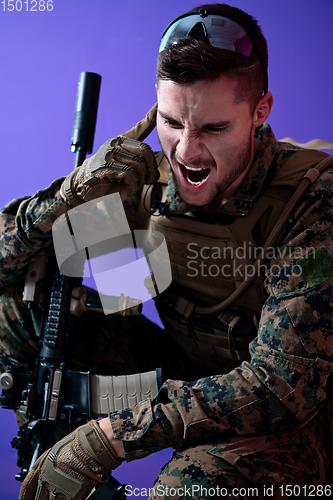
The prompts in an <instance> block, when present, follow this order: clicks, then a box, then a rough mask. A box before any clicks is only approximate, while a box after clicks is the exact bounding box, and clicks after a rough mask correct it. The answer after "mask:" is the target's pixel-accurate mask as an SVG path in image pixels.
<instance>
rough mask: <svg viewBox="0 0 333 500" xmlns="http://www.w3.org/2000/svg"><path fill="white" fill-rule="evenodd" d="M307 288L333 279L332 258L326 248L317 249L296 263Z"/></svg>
mask: <svg viewBox="0 0 333 500" xmlns="http://www.w3.org/2000/svg"><path fill="white" fill-rule="evenodd" d="M296 264H297V265H298V266H299V267H300V268H301V269H302V274H303V276H304V278H305V279H306V281H307V283H308V285H309V286H316V285H320V284H321V283H324V282H325V281H328V280H330V279H332V278H333V257H332V255H331V254H330V252H329V251H328V249H327V248H326V247H320V248H317V249H316V250H315V251H314V252H312V253H311V254H310V255H307V256H306V257H302V258H301V259H298V260H297V261H296Z"/></svg>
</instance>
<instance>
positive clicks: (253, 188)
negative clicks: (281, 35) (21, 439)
mask: <svg viewBox="0 0 333 500" xmlns="http://www.w3.org/2000/svg"><path fill="white" fill-rule="evenodd" d="M267 61H268V55H267V44H266V40H265V38H264V37H263V34H262V32H261V30H260V28H259V27H258V24H257V22H256V20H254V19H253V18H252V17H251V16H250V15H248V14H246V13H245V12H242V11H240V10H239V9H237V8H233V7H229V6H227V5H224V4H209V5H204V6H201V7H200V8H198V9H194V10H193V11H190V12H189V13H187V14H185V15H184V16H181V17H180V18H177V19H176V20H174V21H173V22H172V23H171V24H170V25H169V26H168V27H167V29H166V30H165V32H164V33H163V36H162V39H161V45H160V52H159V57H158V67H157V96H158V108H157V115H156V121H157V129H158V134H159V139H160V143H161V146H162V149H163V154H164V158H166V159H167V162H168V164H167V165H168V167H169V166H170V171H169V175H168V178H166V176H165V165H166V163H165V160H163V159H162V156H160V157H158V164H159V170H160V180H159V182H157V181H156V180H154V179H156V178H157V175H156V166H155V163H154V159H153V158H152V156H151V155H149V154H147V153H146V151H147V150H146V148H144V147H143V146H141V145H140V143H139V142H138V143H135V147H132V146H131V145H128V143H127V142H126V140H125V141H124V139H122V138H120V139H117V141H116V142H115V141H112V145H111V142H110V141H108V142H107V143H106V144H105V145H104V146H102V147H101V148H100V150H99V151H98V152H97V154H96V155H95V156H93V157H91V158H89V159H88V160H86V161H85V163H84V164H83V165H82V167H80V169H79V170H78V171H74V172H73V173H72V174H71V175H69V176H68V177H67V178H66V179H60V180H58V181H55V182H54V183H53V184H52V185H51V186H50V187H49V188H47V189H46V190H43V191H40V192H38V193H37V194H36V195H35V196H34V197H32V198H29V199H23V200H22V199H21V200H17V201H16V202H12V203H10V204H9V205H7V207H5V208H4V209H3V212H2V213H3V216H4V219H3V220H4V221H5V222H4V228H3V229H4V231H3V242H4V250H3V251H2V255H3V257H4V258H5V259H6V262H5V266H3V269H2V275H1V280H2V281H1V283H2V285H7V286H6V290H5V293H6V301H7V302H5V300H3V304H4V305H3V306H2V307H3V311H2V316H3V317H5V315H6V314H7V316H6V317H5V320H4V321H3V323H2V324H3V333H2V336H1V349H2V351H1V354H2V363H3V364H7V363H8V362H18V361H19V362H20V363H22V362H23V363H26V364H29V363H30V364H31V363H32V361H33V358H34V357H35V356H36V354H37V352H38V348H37V340H38V336H37V335H35V337H34V336H33V335H32V334H31V331H32V327H33V318H31V317H30V316H28V312H27V311H26V310H25V309H24V306H23V305H22V303H21V301H20V290H21V288H22V279H23V276H24V273H25V270H26V265H27V264H28V262H29V261H30V260H31V258H33V257H34V256H35V255H36V253H37V252H38V251H39V250H41V249H42V248H44V247H47V246H48V245H49V244H50V242H51V226H52V223H53V222H54V221H55V220H56V218H57V217H59V216H60V215H62V214H63V213H65V212H66V211H68V210H69V209H71V208H73V207H75V206H78V205H79V204H81V203H84V202H86V201H90V200H93V199H95V198H97V197H100V196H104V195H106V194H109V193H112V192H117V191H119V192H121V193H122V196H123V200H124V205H125V207H126V208H127V213H128V216H129V219H130V220H131V223H132V227H133V228H134V227H140V225H141V222H142V221H141V219H140V217H141V216H140V214H141V213H142V211H140V209H139V207H138V200H139V198H140V197H139V195H138V193H139V192H141V190H142V186H143V184H145V183H147V182H153V184H154V187H155V188H156V189H155V197H156V196H157V195H158V193H159V191H161V193H162V195H161V197H160V199H159V201H158V203H157V204H156V205H155V207H156V210H158V212H157V213H155V215H156V216H154V217H151V220H150V227H151V229H153V230H158V231H160V232H162V233H163V234H164V236H165V238H166V240H167V242H168V248H169V253H170V259H171V263H172V271H173V283H172V285H171V286H170V288H169V289H168V290H167V291H166V292H165V293H162V294H161V295H160V296H159V297H158V299H157V301H156V304H157V309H158V311H159V314H160V317H161V319H162V321H163V323H164V326H165V333H164V332H162V331H159V332H158V334H157V335H156V334H155V333H154V332H155V331H156V330H155V329H154V326H153V325H152V324H151V323H148V321H147V320H145V318H144V317H143V316H141V317H140V318H130V319H126V318H125V319H124V318H118V317H117V318H116V319H115V317H113V318H112V320H111V321H112V322H113V324H112V328H110V326H109V325H107V324H106V322H105V321H103V325H102V326H101V331H102V332H107V335H109V337H108V339H109V341H110V342H113V348H114V345H115V344H114V343H115V342H117V349H115V348H114V349H113V350H110V355H109V357H108V358H106V357H103V359H102V360H101V361H100V364H101V370H102V371H103V370H106V371H107V365H108V363H110V360H111V358H112V359H113V360H114V358H116V360H117V361H119V366H120V368H119V373H126V372H128V371H129V370H141V371H142V370H143V369H150V368H151V367H156V366H158V365H159V364H160V363H162V364H164V365H165V366H166V372H167V374H168V376H170V378H169V379H168V380H167V381H166V382H165V383H164V384H163V386H162V388H161V390H160V392H159V394H158V396H157V398H155V399H154V400H153V401H150V400H145V401H143V402H142V403H140V404H138V405H136V406H134V407H130V408H127V409H125V410H123V411H118V412H112V413H111V414H110V416H109V418H106V419H102V420H100V421H99V422H98V423H97V422H96V421H92V422H90V423H88V424H86V425H85V426H82V427H80V428H79V429H77V430H76V431H75V432H74V433H73V434H71V435H69V436H68V437H67V438H65V439H63V440H62V441H60V442H59V443H58V444H57V445H56V446H55V447H54V448H53V450H52V452H51V451H50V450H49V451H48V452H46V454H44V455H43V456H42V457H41V459H39V460H38V461H37V462H36V464H35V465H34V467H33V468H32V470H31V471H30V472H29V474H28V476H27V478H26V480H25V482H24V483H23V486H22V489H21V495H20V500H29V499H33V498H35V492H36V490H37V483H38V479H39V480H40V486H38V493H37V496H36V498H49V497H50V498H53V497H52V495H55V494H56V493H57V492H58V493H59V492H61V491H63V489H64V488H65V489H66V490H67V491H68V492H70V493H71V494H72V495H73V496H72V497H71V498H75V499H83V498H86V496H87V495H88V494H89V492H90V491H91V489H92V488H93V487H94V486H96V487H98V485H100V484H101V483H103V482H104V481H106V480H107V479H108V477H109V471H110V470H111V469H114V468H116V467H117V466H118V465H119V464H120V463H121V462H122V461H123V460H126V461H130V460H135V459H139V458H142V457H144V456H147V455H149V454H151V453H154V452H156V451H159V450H161V449H164V448H168V447H172V448H174V450H175V452H174V455H173V457H172V459H171V460H170V462H169V463H168V464H167V465H166V466H165V467H164V468H163V469H162V471H161V473H160V475H159V477H158V478H157V480H156V483H155V485H154V489H153V490H152V492H151V498H158V497H163V498H184V497H188V498H195V497H197V498H209V497H219V496H226V494H227V495H231V496H232V497H233V498H237V497H239V498H264V497H265V495H266V494H268V492H267V488H274V491H273V493H274V498H282V497H283V496H286V494H285V490H284V489H283V488H284V487H285V485H288V486H290V487H291V488H292V487H296V486H297V487H298V488H300V490H299V495H298V494H297V496H298V497H300V498H302V497H306V496H307V495H309V493H310V491H309V487H310V486H312V487H314V489H315V490H314V491H315V492H317V493H318V494H319V495H320V494H323V485H324V483H325V481H326V471H327V469H328V467H329V459H328V453H327V450H326V449H325V446H324V442H325V436H326V433H327V425H326V421H325V414H324V413H323V411H322V409H323V407H324V404H325V401H326V396H327V383H328V379H329V376H330V374H331V371H332V365H331V360H332V352H333V345H332V340H331V335H330V333H331V330H332V319H331V296H332V293H331V292H332V291H331V287H332V278H333V258H332V251H331V239H332V238H331V222H332V193H331V190H332V177H331V176H332V168H331V167H329V163H330V162H329V160H327V155H325V154H323V153H319V152H315V151H311V152H308V151H302V150H300V148H298V147H295V146H292V145H291V144H283V143H279V142H277V141H276V139H275V137H274V134H273V132H272V130H271V128H270V127H269V125H268V124H267V123H266V120H267V118H268V116H269V113H270V110H271V107H272V104H273V97H272V94H271V93H270V92H269V91H268V79H267V64H268V63H267ZM155 113H156V110H152V111H151V113H149V114H148V116H147V118H146V121H144V122H143V123H141V124H140V125H139V127H138V128H135V129H133V130H132V131H130V132H129V133H128V134H127V137H131V138H133V139H138V138H140V140H142V138H143V137H144V135H145V129H151V124H152V122H154V117H155ZM115 145H116V146H117V151H116V152H115V150H114V149H113V147H114V146H115ZM122 148H123V149H126V151H127V152H128V151H129V152H130V153H133V155H137V154H139V155H141V161H139V162H138V161H136V160H135V159H133V160H132V161H129V162H126V161H125V162H124V161H123V156H122V154H121V153H119V149H122ZM140 148H141V149H140ZM117 155H118V156H117ZM113 161H115V162H116V163H118V164H119V162H121V161H123V163H124V164H125V165H126V167H125V168H123V169H121V168H120V170H119V169H118V171H115V169H114V168H112V162H113ZM323 162H324V163H323ZM128 165H129V166H130V167H131V169H130V170H129V169H128ZM304 176H305V178H306V180H305V181H304V182H303V183H302V184H301V185H302V186H305V187H304V188H302V189H303V191H302V192H301V193H300V194H298V189H296V188H298V186H299V185H300V183H301V180H302V178H303V177H304ZM159 187H160V188H161V189H159ZM163 193H164V194H163ZM294 193H296V195H294ZM295 196H296V197H295ZM290 199H292V200H293V204H291V205H289V204H288V201H289V200H290ZM286 207H289V208H286ZM261 250H262V253H261ZM264 254H265V255H266V258H264ZM258 255H259V260H258V259H257V257H258ZM14 280H15V282H14ZM14 306H15V308H14ZM5 311H11V312H10V313H6V312H5ZM138 328H139V330H140V332H142V335H143V336H144V338H145V339H146V340H147V342H148V346H149V351H148V353H147V352H146V355H145V357H144V359H142V360H141V359H137V358H138V357H139V356H136V359H135V351H133V352H128V350H126V349H128V346H127V342H126V341H125V342H123V341H122V340H119V338H118V336H117V335H116V334H115V332H117V331H124V332H125V333H124V335H125V339H129V338H131V332H132V336H133V337H134V336H137V335H138V333H137V332H138ZM88 329H89V327H88ZM134 331H135V333H134ZM254 332H255V333H254ZM255 336H256V338H255V339H254V337H255ZM91 338H95V330H94V336H93V337H91ZM100 338H101V339H102V336H101V337H100ZM249 340H252V342H251V343H250V355H248V352H247V349H246V345H247V344H248V342H249ZM91 342H92V346H91ZM147 342H146V341H145V342H144V344H145V346H146V345H147ZM156 346H159V347H160V351H161V350H162V352H160V354H158V355H157V354H156V351H157V349H156ZM161 346H163V347H162V348H161ZM89 348H90V349H92V351H93V356H92V357H93V360H90V359H89V353H88V354H87V355H86V356H85V357H84V356H82V355H81V353H82V349H84V347H82V345H81V344H80V343H79V342H78V344H77V347H75V348H74V353H73V363H74V366H75V363H77V364H78V365H80V363H81V366H82V365H85V363H86V365H87V366H88V365H89V363H91V362H92V361H93V362H95V363H96V365H98V364H99V356H100V352H99V346H98V339H97V338H95V340H92V341H90V344H89ZM75 349H76V351H77V352H75ZM136 349H137V352H140V353H141V351H142V349H140V345H136V347H135V350H136ZM170 356H172V359H171V362H170ZM85 358H86V359H87V361H85ZM141 361H142V362H141ZM172 362H173V363H172ZM86 365H85V366H86ZM104 365H106V366H104ZM116 366H117V365H116ZM193 380H194V381H193ZM51 491H52V493H51ZM271 491H272V490H270V492H271ZM47 492H50V493H47ZM243 493H244V494H243ZM44 495H46V496H44ZM74 495H75V496H74ZM270 496H273V495H270ZM68 498H69V497H68Z"/></svg>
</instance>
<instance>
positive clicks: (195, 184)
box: [186, 169, 205, 186]
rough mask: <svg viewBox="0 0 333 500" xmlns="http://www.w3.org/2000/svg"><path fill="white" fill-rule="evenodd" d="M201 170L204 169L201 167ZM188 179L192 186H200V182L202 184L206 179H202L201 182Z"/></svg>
mask: <svg viewBox="0 0 333 500" xmlns="http://www.w3.org/2000/svg"><path fill="white" fill-rule="evenodd" d="M192 170H193V169H192ZM200 170H202V169H200ZM186 180H187V182H188V183H189V184H192V186H199V184H201V183H202V182H203V181H204V180H205V179H202V181H199V182H194V181H191V179H186Z"/></svg>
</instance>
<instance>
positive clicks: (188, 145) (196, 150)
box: [176, 129, 202, 162]
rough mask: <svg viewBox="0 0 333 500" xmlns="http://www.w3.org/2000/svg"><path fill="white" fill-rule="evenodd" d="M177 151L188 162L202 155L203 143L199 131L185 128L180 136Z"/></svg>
mask: <svg viewBox="0 0 333 500" xmlns="http://www.w3.org/2000/svg"><path fill="white" fill-rule="evenodd" d="M176 152H177V154H178V155H179V156H180V157H181V158H182V159H183V160H185V161H188V162H190V161H191V160H193V159H194V158H196V157H197V156H200V154H201V153H202V145H201V142H200V137H199V133H198V132H192V131H189V130H186V129H183V130H182V131H181V134H180V137H179V141H178V144H177V148H176Z"/></svg>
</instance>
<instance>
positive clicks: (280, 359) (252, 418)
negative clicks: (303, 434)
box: [110, 171, 333, 460]
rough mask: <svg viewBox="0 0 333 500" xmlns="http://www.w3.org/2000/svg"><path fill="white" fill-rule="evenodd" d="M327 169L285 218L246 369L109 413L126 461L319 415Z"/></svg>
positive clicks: (331, 213)
mask: <svg viewBox="0 0 333 500" xmlns="http://www.w3.org/2000/svg"><path fill="white" fill-rule="evenodd" d="M332 175H333V174H332V171H326V172H325V173H324V174H323V175H322V176H321V178H320V179H319V180H318V181H317V182H316V184H315V186H314V187H313V189H312V190H311V192H310V193H308V195H307V197H306V199H305V201H304V202H303V203H302V204H301V205H300V206H299V208H298V209H297V210H296V211H295V213H294V214H293V217H292V218H291V219H290V220H289V223H288V225H287V226H286V227H285V229H284V233H283V235H282V240H281V241H283V242H284V244H283V245H281V247H280V248H279V249H278V250H277V251H276V254H275V255H274V260H272V261H271V263H270V264H271V267H270V271H269V273H268V275H267V278H266V288H267V291H268V293H269V298H268V300H267V301H266V303H265V305H264V308H263V311H262V317H261V321H260V325H259V331H258V337H257V338H256V339H255V341H253V342H252V343H251V345H250V351H251V361H250V362H249V363H248V362H244V363H242V365H241V366H240V367H239V368H237V369H235V370H233V371H231V372H230V373H228V374H227V375H216V376H213V377H208V378H204V379H201V380H198V381H195V382H192V383H188V382H182V381H174V380H168V381H167V382H166V383H165V384H164V385H163V386H162V389H161V391H160V393H159V395H158V397H157V399H156V400H155V401H153V402H152V404H150V403H149V402H148V401H144V402H143V403H141V404H139V405H137V406H135V407H133V408H129V409H127V410H124V411H123V412H115V413H112V414H110V420H111V423H112V427H113V430H114V433H115V436H116V437H117V438H118V439H121V440H123V444H124V448H125V451H126V457H127V460H132V459H135V458H141V457H142V456H145V455H148V454H149V453H151V452H152V451H151V450H153V451H156V450H158V449H163V448H166V447H170V446H171V447H173V448H174V449H181V448H184V447H185V446H191V445H194V444H200V443H204V442H213V441H214V440H215V439H216V435H219V440H221V441H225V442H228V441H230V440H232V439H235V438H242V436H246V437H250V436H257V435H263V434H267V433H271V432H276V431H279V430H283V429H293V428H299V427H301V426H303V425H305V424H306V423H307V422H309V421H310V420H311V419H312V417H314V416H315V415H316V414H317V413H318V411H319V410H320V409H321V407H322V405H323V404H324V401H325V398H326V385H327V380H328V377H329V375H330V373H331V372H332V367H333V365H332V364H331V362H332V356H333V339H332V335H331V332H332V326H333V325H332V322H333V319H332V312H331V311H332V296H333V295H332V292H333V290H332V287H333V257H332V253H333V246H332V221H333V208H332V205H333V196H332V187H331V186H332Z"/></svg>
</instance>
